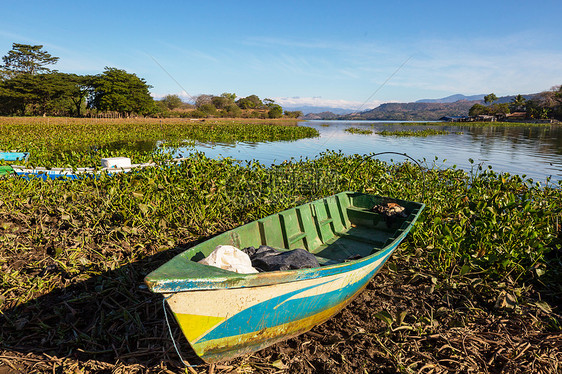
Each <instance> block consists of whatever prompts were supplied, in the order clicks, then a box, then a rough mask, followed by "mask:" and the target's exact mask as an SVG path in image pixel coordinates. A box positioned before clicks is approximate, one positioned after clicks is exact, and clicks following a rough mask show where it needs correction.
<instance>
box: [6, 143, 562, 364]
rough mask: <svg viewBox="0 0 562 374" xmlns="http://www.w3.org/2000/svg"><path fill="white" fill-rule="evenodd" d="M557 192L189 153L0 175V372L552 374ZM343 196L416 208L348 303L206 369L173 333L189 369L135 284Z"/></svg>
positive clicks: (379, 167) (519, 184)
mask: <svg viewBox="0 0 562 374" xmlns="http://www.w3.org/2000/svg"><path fill="white" fill-rule="evenodd" d="M77 152H79V154H81V153H80V152H82V151H77ZM84 152H87V151H84ZM139 152H140V151H139ZM139 154H141V153H139ZM142 155H143V157H150V156H149V155H148V154H142ZM41 157H42V158H40V159H38V162H42V161H46V160H48V159H47V158H46V157H48V154H47V153H44V154H42V155H41ZM397 158H398V157H397ZM561 187H562V186H561V185H560V183H557V184H553V183H551V182H547V183H545V182H543V183H538V182H536V181H532V180H530V179H526V178H525V177H522V176H517V175H508V174H498V173H495V172H494V171H492V170H488V169H484V170H482V168H481V167H479V166H478V165H474V168H473V170H467V171H462V170H457V169H454V168H450V169H444V170H443V169H440V168H439V167H437V166H435V165H425V167H424V168H423V169H420V168H419V167H418V166H416V165H414V164H411V163H409V162H402V160H400V161H398V160H396V161H393V162H389V163H385V162H381V161H378V160H376V159H374V158H368V157H365V156H344V155H342V154H339V153H327V154H324V155H323V156H322V157H320V158H318V159H315V160H302V161H293V162H290V163H285V164H282V165H279V166H276V167H265V166H263V165H261V164H259V163H256V162H250V163H242V164H240V163H237V162H235V161H233V160H229V159H227V160H211V159H208V158H206V157H204V156H203V155H201V154H196V155H193V156H191V157H189V158H188V159H187V160H186V161H185V162H183V163H182V164H181V165H179V166H173V167H169V166H168V167H162V168H148V169H142V170H140V171H138V172H136V173H132V174H121V175H117V176H114V177H107V176H102V177H100V178H99V179H90V178H86V179H83V180H78V181H64V180H62V181H46V182H45V181H38V180H35V181H25V180H21V179H19V178H15V177H9V178H4V179H1V180H0V269H1V272H0V277H1V278H0V374H4V373H12V372H30V373H31V372H32V373H185V372H191V373H342V372H347V373H396V372H400V373H457V372H461V373H462V372H464V373H560V372H561V364H560V362H562V332H561V326H562V316H561V314H562V312H561V305H562V285H561V281H560V280H561V279H562V259H561V258H562V252H561V245H562V234H561V233H560V230H561V228H560V225H561V224H562V207H561V201H562V192H561V191H562V189H561ZM344 190H352V191H361V192H369V193H374V194H379V195H384V196H396V197H399V198H402V199H406V200H414V201H423V202H424V203H425V204H426V205H427V208H426V209H425V210H424V212H423V214H422V216H421V217H420V219H419V221H418V222H417V223H416V225H415V227H414V229H413V231H412V232H411V233H410V234H409V235H408V237H407V238H406V240H405V241H404V242H403V243H402V245H401V246H400V248H399V250H398V251H397V252H396V253H395V254H394V255H393V257H392V258H391V260H390V262H389V263H387V264H386V265H385V266H384V268H383V270H382V271H381V273H379V274H378V275H377V276H376V277H375V278H374V279H373V281H371V282H370V284H369V285H368V286H367V288H366V289H365V290H364V291H363V292H362V293H361V294H360V295H359V296H358V297H357V299H356V300H355V301H354V302H353V303H352V304H351V305H349V306H348V307H346V308H345V309H344V310H343V311H342V312H341V313H339V314H338V315H337V316H335V317H334V318H332V319H330V320H329V321H327V322H326V323H324V324H323V325H320V326H317V327H316V328H314V329H313V330H311V331H310V332H308V333H306V334H303V335H301V336H299V337H296V338H293V339H290V340H287V341H285V342H282V343H279V344H276V345H274V346H271V347H269V348H266V349H264V350H262V351H259V352H257V353H256V354H254V355H251V356H246V357H241V358H238V359H234V360H232V361H229V362H224V363H221V364H220V365H214V366H209V365H206V364H204V363H202V362H201V361H200V360H198V358H197V357H196V356H195V355H194V354H193V352H192V351H190V348H189V345H188V343H187V342H186V341H185V339H184V338H183V336H182V335H181V332H180V331H179V329H178V328H177V325H176V324H175V322H173V321H172V324H171V326H172V332H173V334H174V338H175V339H176V341H177V343H178V345H179V347H180V349H181V352H182V355H183V357H184V359H186V360H187V361H188V362H189V363H190V364H192V365H197V366H194V367H191V368H189V369H186V368H185V367H184V366H183V364H182V363H181V361H180V358H179V357H178V355H177V353H176V351H175V349H174V347H173V343H172V340H171V338H170V336H169V335H168V328H167V326H166V323H165V319H164V312H163V309H162V298H161V296H160V295H155V294H152V293H150V292H149V291H148V290H147V289H146V288H145V287H144V286H143V277H144V276H145V275H146V274H147V273H149V272H150V271H152V270H154V269H156V268H157V267H159V266H160V265H161V264H163V263H164V262H166V261H167V260H169V259H170V258H172V257H173V256H174V255H176V254H178V253H180V252H182V251H183V250H185V249H187V248H189V247H191V246H193V245H194V244H195V243H197V242H200V241H201V240H205V239H207V238H209V237H211V236H213V235H216V234H219V233H221V232H224V231H225V230H228V229H230V228H233V227H236V226H239V225H241V224H243V223H245V222H250V221H253V220H256V219H258V218H261V217H265V216H267V215H269V214H272V213H274V212H278V211H281V210H283V209H286V208H288V207H291V206H296V205H300V204H301V203H303V202H305V201H309V200H312V199H316V198H319V197H321V196H328V195H332V194H333V193H336V192H340V191H344Z"/></svg>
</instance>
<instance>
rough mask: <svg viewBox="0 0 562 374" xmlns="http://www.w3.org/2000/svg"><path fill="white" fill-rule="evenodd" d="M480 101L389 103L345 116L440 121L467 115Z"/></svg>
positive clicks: (352, 117) (368, 118)
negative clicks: (449, 117) (442, 118)
mask: <svg viewBox="0 0 562 374" xmlns="http://www.w3.org/2000/svg"><path fill="white" fill-rule="evenodd" d="M479 102H480V101H479V100H473V101H467V100H460V101H456V102H454V103H418V102H415V103H387V104H382V105H379V106H378V107H376V108H375V109H371V110H367V111H365V112H361V113H353V114H351V115H347V116H345V117H346V119H365V120H393V121H438V120H439V119H440V118H441V117H444V116H467V115H468V110H469V109H470V108H471V107H472V106H473V105H474V104H476V103H479Z"/></svg>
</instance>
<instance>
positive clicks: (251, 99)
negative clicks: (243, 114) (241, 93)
mask: <svg viewBox="0 0 562 374" xmlns="http://www.w3.org/2000/svg"><path fill="white" fill-rule="evenodd" d="M236 104H238V106H239V107H240V108H241V109H260V108H261V107H263V103H262V102H261V100H260V98H259V97H257V96H256V95H250V96H247V97H244V98H242V99H239V100H238V101H237V102H236Z"/></svg>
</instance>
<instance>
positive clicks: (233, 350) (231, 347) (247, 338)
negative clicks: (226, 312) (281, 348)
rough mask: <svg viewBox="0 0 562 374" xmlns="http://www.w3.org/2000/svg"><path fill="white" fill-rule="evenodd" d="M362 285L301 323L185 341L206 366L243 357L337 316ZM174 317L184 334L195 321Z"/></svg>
mask: <svg viewBox="0 0 562 374" xmlns="http://www.w3.org/2000/svg"><path fill="white" fill-rule="evenodd" d="M365 286H366V284H365ZM365 286H363V287H362V288H361V289H360V290H358V291H357V292H356V293H355V294H354V295H353V296H351V297H350V298H349V299H347V300H345V301H344V302H342V303H340V304H338V305H335V306H333V307H332V308H329V309H326V310H323V311H322V312H320V313H317V314H315V315H313V316H310V317H308V318H304V319H302V320H298V321H293V322H289V323H286V324H283V325H279V326H275V327H270V328H266V329H262V330H259V331H254V332H251V333H247V334H241V335H236V336H229V337H225V338H221V339H215V340H211V341H205V342H202V343H193V340H191V339H190V338H189V337H188V338H187V339H188V341H189V343H190V344H191V347H192V348H193V350H194V351H195V353H197V355H198V356H199V357H201V358H202V359H203V360H204V361H205V362H207V363H213V362H218V361H222V360H226V359H232V358H234V357H238V356H243V355H245V354H248V353H252V352H255V351H257V350H260V349H263V348H265V347H268V346H270V345H272V344H275V343H277V342H280V341H283V340H286V339H289V338H292V337H295V336H298V335H300V334H302V333H304V332H306V331H308V330H310V329H312V328H313V327H315V326H316V325H318V324H321V323H323V322H325V321H327V320H328V319H329V318H330V317H332V316H333V315H334V314H336V313H338V312H339V311H340V310H342V309H343V308H344V307H345V306H346V305H347V304H349V303H350V302H351V301H353V299H354V298H355V297H356V296H357V295H358V294H359V293H361V291H363V289H364V288H365ZM175 316H176V319H177V321H178V323H179V325H180V327H181V329H182V331H184V333H185V332H186V331H192V330H194V327H193V326H192V325H191V323H193V322H196V320H191V319H190V318H184V316H185V315H182V314H176V315H175ZM199 317H204V316H199ZM184 323H187V324H188V325H183V324H184ZM219 323H220V322H219ZM187 336H188V335H187V334H186V337H187Z"/></svg>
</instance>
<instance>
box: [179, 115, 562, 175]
mask: <svg viewBox="0 0 562 374" xmlns="http://www.w3.org/2000/svg"><path fill="white" fill-rule="evenodd" d="M301 125H303V126H310V127H314V128H316V129H317V130H318V131H319V133H320V136H319V137H317V138H309V139H300V140H297V141H293V142H290V143H289V142H267V143H256V142H252V143H235V144H227V143H205V144H198V145H197V146H195V147H193V148H185V149H182V150H180V153H182V154H187V153H189V152H190V151H194V150H197V151H202V152H204V153H205V154H207V156H209V157H232V158H235V159H240V160H258V161H260V162H262V163H264V164H266V165H269V164H274V163H280V162H282V161H284V160H288V159H291V158H294V159H299V158H301V157H308V158H314V157H316V156H318V155H319V154H320V153H322V152H324V151H326V150H333V151H341V152H342V153H344V154H348V155H350V154H355V153H358V154H369V153H377V152H389V151H394V152H405V153H407V154H408V155H410V156H412V157H414V158H416V159H419V160H423V159H425V160H428V162H432V161H433V160H435V158H436V157H437V159H438V160H439V161H438V162H439V163H440V164H443V166H452V165H457V166H458V167H460V168H462V169H465V170H470V168H471V164H470V162H469V161H468V160H469V159H473V160H474V161H475V162H476V163H484V164H485V165H486V166H487V165H491V166H492V167H493V169H494V170H496V171H501V172H509V173H512V174H525V175H527V176H529V177H532V178H534V179H537V180H544V179H545V178H546V177H547V176H552V178H553V179H554V180H562V131H561V129H560V127H558V126H544V127H543V126H541V127H534V126H529V127H478V126H451V125H449V124H443V123H435V124H431V125H429V126H412V125H403V124H397V123H392V122H359V121H308V122H303V123H302V124H301ZM352 126H353V127H359V128H368V129H371V130H373V134H370V135H362V134H351V133H349V132H346V131H344V130H345V129H346V128H349V127H352ZM428 127H429V128H434V129H436V130H445V131H449V132H450V134H448V135H435V136H428V137H396V136H382V135H379V134H377V132H379V131H383V130H388V131H395V130H423V129H426V128H428ZM391 158H394V159H396V157H395V156H394V157H392V156H386V157H385V156H382V157H381V159H383V160H386V161H389V160H390V159H391Z"/></svg>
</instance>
